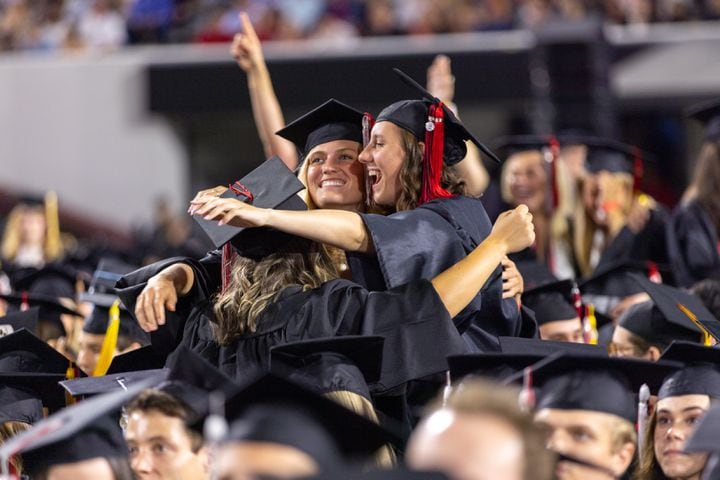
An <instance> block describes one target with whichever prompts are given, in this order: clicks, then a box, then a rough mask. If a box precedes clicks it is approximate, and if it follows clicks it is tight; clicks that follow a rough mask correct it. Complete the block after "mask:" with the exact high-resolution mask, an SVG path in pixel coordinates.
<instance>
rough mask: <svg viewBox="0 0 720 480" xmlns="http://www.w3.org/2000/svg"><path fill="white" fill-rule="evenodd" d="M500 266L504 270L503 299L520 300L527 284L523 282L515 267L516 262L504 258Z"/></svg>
mask: <svg viewBox="0 0 720 480" xmlns="http://www.w3.org/2000/svg"><path fill="white" fill-rule="evenodd" d="M500 264H501V265H502V269H503V273H502V284H503V295H502V296H503V298H515V299H516V300H519V299H520V296H521V295H522V293H523V290H524V288H525V282H524V281H523V277H522V275H521V274H520V271H519V270H518V269H517V267H516V266H515V262H513V261H512V260H510V259H509V258H508V257H505V258H503V260H502V262H501V263H500Z"/></svg>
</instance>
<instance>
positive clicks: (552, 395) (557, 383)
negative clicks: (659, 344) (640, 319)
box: [533, 354, 681, 423]
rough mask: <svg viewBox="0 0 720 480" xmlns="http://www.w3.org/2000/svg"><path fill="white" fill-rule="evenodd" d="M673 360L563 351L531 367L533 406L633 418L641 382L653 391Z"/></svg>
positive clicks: (627, 418)
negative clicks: (533, 367) (534, 391)
mask: <svg viewBox="0 0 720 480" xmlns="http://www.w3.org/2000/svg"><path fill="white" fill-rule="evenodd" d="M680 366H681V364H677V363H673V362H648V361H644V360H636V359H627V358H607V357H606V358H603V357H599V356H594V355H591V356H587V355H571V354H563V355H561V356H559V357H557V358H555V359H554V360H552V361H550V362H547V363H546V364H545V365H542V366H540V367H538V368H537V369H535V370H534V371H533V385H536V386H538V387H539V390H538V395H537V398H538V401H537V405H536V409H537V410H541V409H544V408H553V409H560V410H590V411H595V412H603V413H609V414H612V415H616V416H618V417H620V418H624V419H626V420H628V421H630V422H633V423H634V422H635V420H636V417H637V401H636V399H635V395H636V393H637V391H638V390H639V389H640V387H641V386H642V385H643V384H647V385H648V387H650V390H651V392H655V391H657V389H658V388H659V387H660V384H661V383H662V380H663V379H664V378H665V376H666V375H667V374H668V373H670V372H671V371H673V370H676V369H677V368H679V367H680Z"/></svg>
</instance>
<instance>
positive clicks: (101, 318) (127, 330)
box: [83, 294, 150, 345]
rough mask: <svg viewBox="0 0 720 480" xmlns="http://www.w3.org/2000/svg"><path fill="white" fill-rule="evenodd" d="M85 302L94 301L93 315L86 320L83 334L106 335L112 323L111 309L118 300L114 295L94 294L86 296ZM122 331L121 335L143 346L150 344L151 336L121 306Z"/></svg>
mask: <svg viewBox="0 0 720 480" xmlns="http://www.w3.org/2000/svg"><path fill="white" fill-rule="evenodd" d="M85 299H86V300H85V301H92V303H93V309H92V313H90V315H89V316H88V317H87V318H86V319H85V323H83V332H87V333H92V334H95V335H105V333H106V332H107V328H108V324H109V323H110V307H111V306H112V304H113V303H114V302H115V300H117V299H118V297H116V296H114V295H102V294H93V295H86V296H85ZM119 308H120V329H119V334H120V335H122V336H125V337H128V338H130V339H132V340H133V341H135V342H138V343H140V344H141V345H147V344H149V343H150V335H148V334H147V333H146V332H145V331H144V330H143V329H141V328H140V325H139V324H138V323H137V321H136V320H135V318H134V317H133V316H132V315H131V314H130V312H128V311H127V310H126V309H125V307H124V306H123V305H122V304H120V306H119Z"/></svg>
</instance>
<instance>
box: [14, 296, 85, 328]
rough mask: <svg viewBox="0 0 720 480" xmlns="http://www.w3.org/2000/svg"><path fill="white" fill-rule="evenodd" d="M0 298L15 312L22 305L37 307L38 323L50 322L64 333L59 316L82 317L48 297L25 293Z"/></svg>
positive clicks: (63, 326)
mask: <svg viewBox="0 0 720 480" xmlns="http://www.w3.org/2000/svg"><path fill="white" fill-rule="evenodd" d="M0 298H2V299H3V300H5V301H6V302H7V303H8V304H9V305H11V306H12V307H13V308H15V309H16V310H20V309H21V308H22V305H23V304H27V305H28V306H29V307H39V308H40V312H39V314H38V315H39V317H38V322H50V323H52V324H54V325H56V326H57V327H58V328H59V329H60V331H61V332H65V325H64V324H63V322H62V320H61V319H60V315H74V316H76V317H82V315H81V314H80V313H79V312H77V311H75V310H73V309H71V308H68V307H66V306H64V305H63V304H61V303H60V302H59V301H58V299H57V298H54V297H48V296H46V295H40V294H25V293H8V294H3V295H0Z"/></svg>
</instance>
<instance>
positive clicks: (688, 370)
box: [658, 342, 720, 400]
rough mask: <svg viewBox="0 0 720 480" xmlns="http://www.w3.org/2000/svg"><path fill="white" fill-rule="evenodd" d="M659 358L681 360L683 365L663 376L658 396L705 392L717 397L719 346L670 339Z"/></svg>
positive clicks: (718, 398) (719, 379) (702, 393)
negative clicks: (671, 341) (670, 341)
mask: <svg viewBox="0 0 720 480" xmlns="http://www.w3.org/2000/svg"><path fill="white" fill-rule="evenodd" d="M660 359H661V360H673V361H676V362H683V363H684V364H685V367H684V368H682V369H681V370H678V371H677V372H674V373H672V374H670V376H669V377H668V378H666V379H665V381H664V382H663V385H662V387H661V388H660V392H659V393H658V399H662V398H667V397H678V396H680V395H708V396H710V397H712V398H713V399H716V400H720V349H717V348H712V347H705V346H702V345H698V344H697V343H691V342H673V343H672V344H671V345H670V346H669V347H668V348H667V349H666V350H665V351H664V352H663V354H662V356H661V357H660Z"/></svg>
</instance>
